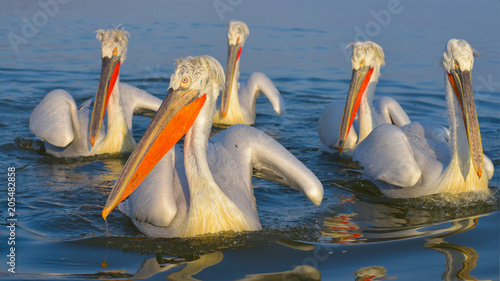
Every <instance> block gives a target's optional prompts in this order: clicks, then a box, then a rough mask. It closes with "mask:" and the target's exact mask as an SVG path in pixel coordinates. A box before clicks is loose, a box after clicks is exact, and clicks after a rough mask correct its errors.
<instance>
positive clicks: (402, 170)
mask: <svg viewBox="0 0 500 281" xmlns="http://www.w3.org/2000/svg"><path fill="white" fill-rule="evenodd" d="M473 63H474V50H473V49H472V48H471V47H470V45H469V44H468V43H467V42H466V41H464V40H457V39H451V40H450V41H449V42H448V44H447V46H446V49H445V52H444V54H443V66H444V70H445V89H446V107H447V111H448V123H449V126H450V130H449V131H448V130H446V129H445V128H444V127H442V126H441V125H439V124H436V123H432V122H422V121H420V122H412V123H410V124H408V125H405V126H403V127H401V128H398V127H396V126H393V125H390V124H383V125H380V126H378V127H377V128H375V129H374V130H373V131H372V133H371V134H370V135H369V136H368V137H366V138H365V140H364V141H363V142H362V143H361V144H359V145H358V147H357V148H356V149H355V150H354V160H355V161H358V162H359V163H360V164H361V166H363V168H364V171H363V173H364V175H365V177H367V178H368V179H371V180H373V181H374V182H375V184H377V186H378V187H379V188H380V190H381V191H382V193H384V194H385V195H386V196H389V197H397V198H408V197H420V196H424V195H429V194H435V193H451V194H459V193H463V192H469V193H473V192H477V193H478V194H482V195H485V196H486V195H488V194H489V193H490V190H489V188H488V179H491V177H492V176H493V170H494V167H493V163H492V162H491V161H490V160H489V159H488V158H487V157H486V156H484V157H483V147H482V144H481V135H480V133H479V124H478V120H477V115H476V107H475V104H474V96H473V93H472V82H471V70H472V66H473Z"/></svg>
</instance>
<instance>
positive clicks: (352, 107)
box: [338, 66, 373, 152]
mask: <svg viewBox="0 0 500 281" xmlns="http://www.w3.org/2000/svg"><path fill="white" fill-rule="evenodd" d="M372 73H373V67H369V66H363V67H360V68H358V69H353V70H352V77H351V85H350V86H349V92H348V93H347V100H346V103H345V106H344V113H343V114H342V121H341V122H340V132H339V143H338V146H339V147H338V149H339V152H342V149H343V148H344V144H345V140H346V139H347V136H348V135H349V131H350V130H351V126H352V122H353V121H354V117H356V114H357V113H358V108H359V103H360V102H361V97H362V96H363V94H364V92H365V90H366V87H367V86H368V82H369V81H370V77H371V76H372Z"/></svg>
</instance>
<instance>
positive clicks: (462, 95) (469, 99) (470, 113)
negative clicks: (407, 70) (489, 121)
mask: <svg viewBox="0 0 500 281" xmlns="http://www.w3.org/2000/svg"><path fill="white" fill-rule="evenodd" d="M448 79H449V80H450V83H451V86H452V87H453V91H454V92H455V95H456V96H457V99H458V102H459V103H460V108H461V109H462V116H463V119H464V125H465V129H466V132H467V139H468V141H469V150H470V156H471V158H472V163H473V165H474V169H475V170H476V173H477V175H478V177H481V175H482V174H483V170H484V168H483V145H482V143H481V133H480V131H479V122H478V120H477V112H476V105H475V103H474V94H473V92H472V81H471V73H470V71H468V70H464V71H462V70H460V68H456V69H454V70H452V71H450V72H448Z"/></svg>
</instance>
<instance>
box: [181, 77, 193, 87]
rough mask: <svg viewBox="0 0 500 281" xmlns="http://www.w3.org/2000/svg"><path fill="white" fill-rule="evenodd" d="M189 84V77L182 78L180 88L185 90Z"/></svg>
mask: <svg viewBox="0 0 500 281" xmlns="http://www.w3.org/2000/svg"><path fill="white" fill-rule="evenodd" d="M190 84H191V79H189V77H187V76H186V77H184V78H182V80H181V87H184V88H187V87H189V85H190Z"/></svg>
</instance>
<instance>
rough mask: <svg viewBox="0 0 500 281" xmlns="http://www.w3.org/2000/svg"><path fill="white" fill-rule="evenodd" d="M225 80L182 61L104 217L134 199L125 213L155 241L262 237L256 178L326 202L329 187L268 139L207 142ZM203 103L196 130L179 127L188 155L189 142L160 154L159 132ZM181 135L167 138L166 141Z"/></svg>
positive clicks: (233, 130)
mask: <svg viewBox="0 0 500 281" xmlns="http://www.w3.org/2000/svg"><path fill="white" fill-rule="evenodd" d="M223 80H224V73H223V70H222V67H221V66H220V64H219V63H218V62H217V60H215V59H214V58H212V57H209V56H201V57H196V58H191V57H188V58H186V59H184V60H180V61H179V62H178V65H177V68H176V70H175V73H174V74H173V75H172V77H171V80H170V89H169V94H168V95H167V98H166V100H165V102H164V103H163V104H162V106H161V107H160V109H159V111H158V114H157V116H156V117H155V118H154V119H153V121H152V123H151V125H150V127H149V128H148V130H147V131H146V133H145V135H144V137H143V139H142V140H141V142H140V143H139V144H138V146H137V148H136V150H134V152H133V153H132V155H131V156H130V158H129V160H128V161H127V164H125V167H124V169H123V171H122V173H121V175H120V176H119V178H118V180H117V183H116V185H115V187H114V188H113V191H112V192H111V194H110V197H109V198H108V202H107V204H106V207H105V209H104V210H103V216H104V217H106V216H107V215H108V214H109V212H110V211H111V210H112V209H113V208H114V207H115V206H116V205H117V204H118V203H119V202H120V201H121V200H123V199H124V198H125V197H126V196H127V195H128V194H130V196H129V199H128V200H127V201H125V202H123V203H121V204H120V210H122V212H124V213H125V214H126V215H128V216H129V217H130V218H131V219H132V221H133V222H134V224H135V225H136V226H137V227H138V228H139V230H141V231H142V232H144V233H145V234H147V235H150V236H162V237H171V236H179V237H187V236H194V235H200V234H206V233H216V232H220V231H253V230H259V229H261V225H260V222H259V217H258V213H257V206H256V201H255V197H254V195H253V186H252V181H251V178H252V175H254V174H253V173H254V171H255V174H256V175H258V176H259V177H262V178H265V179H269V180H273V181H276V182H278V183H282V184H285V185H288V186H291V187H293V188H295V189H298V190H299V191H300V192H302V193H303V194H304V195H305V196H306V197H307V198H309V200H311V201H312V202H313V203H314V204H315V205H319V204H320V203H321V200H322V196H323V186H322V184H321V182H320V181H319V180H318V178H317V177H316V176H315V175H314V174H313V173H312V172H311V171H310V170H309V169H308V168H307V167H305V166H304V164H302V163H301V162H300V161H299V160H297V159H296V158H295V157H294V156H293V155H292V154H291V153H290V152H288V151H287V150H286V149H285V148H284V147H283V146H282V145H280V144H279V143H278V142H276V141H275V140H274V139H273V138H271V137H269V136H268V135H266V134H264V133H263V132H261V131H259V130H257V129H255V128H253V127H250V126H247V125H235V126H232V127H230V128H228V129H226V130H225V131H223V132H221V133H219V134H217V135H216V136H214V137H213V138H212V139H210V140H209V139H208V137H209V134H210V130H211V126H212V120H213V119H212V118H213V115H214V113H215V108H216V101H217V96H218V93H219V89H220V87H221V86H222V85H223ZM205 98H206V100H204V99H205ZM186 100H187V102H186ZM198 101H203V102H202V103H201V104H202V106H201V108H200V109H199V113H197V112H189V113H186V115H189V116H191V115H194V116H197V117H196V120H194V121H193V122H194V123H193V124H192V126H191V125H189V124H188V123H186V125H179V126H178V127H179V128H180V127H182V128H185V130H187V133H186V135H185V137H184V141H185V143H184V153H181V151H180V150H179V148H178V147H177V146H174V143H175V142H177V140H178V139H180V138H181V137H182V136H179V137H178V138H177V139H176V140H173V141H172V143H170V145H168V146H164V147H162V148H161V149H158V150H156V149H155V148H153V147H155V143H156V142H161V141H162V140H161V137H158V138H156V137H155V134H162V133H159V132H160V131H162V130H163V129H162V128H164V127H165V128H168V126H170V124H171V123H170V122H169V120H170V119H172V120H175V122H176V123H175V124H184V122H185V121H184V120H185V117H186V118H188V117H187V116H181V115H182V113H180V112H182V110H184V109H185V108H187V107H190V106H192V105H193V104H196V103H198ZM195 114H197V115H195ZM165 124H166V125H165ZM176 126H177V125H176ZM162 132H163V131H162ZM174 133H175V132H171V131H168V132H165V136H167V137H166V138H168V137H169V136H171V135H172V134H174ZM172 146H173V147H172ZM170 147H172V148H171V149H170ZM167 150H168V152H167ZM165 153H166V154H165ZM164 154H165V156H163V157H162V158H161V160H160V159H159V158H158V160H159V162H158V164H156V162H149V161H150V160H149V159H150V158H149V157H151V158H152V157H155V155H159V156H158V157H161V156H162V155H164ZM147 166H148V167H150V168H151V169H152V170H151V172H149V175H147V177H145V178H144V180H142V179H137V180H136V181H135V177H140V176H141V175H144V176H145V175H146V174H147V173H146V172H144V171H145V169H146V168H145V167H147ZM153 166H154V168H153ZM143 168H144V169H143ZM141 181H142V182H141ZM135 186H138V187H137V188H136V189H135ZM134 189H135V190H134Z"/></svg>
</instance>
